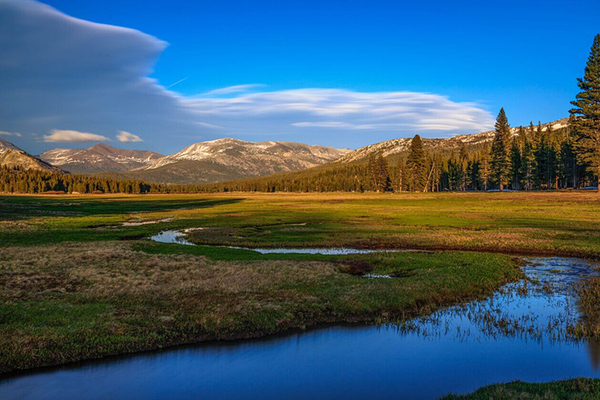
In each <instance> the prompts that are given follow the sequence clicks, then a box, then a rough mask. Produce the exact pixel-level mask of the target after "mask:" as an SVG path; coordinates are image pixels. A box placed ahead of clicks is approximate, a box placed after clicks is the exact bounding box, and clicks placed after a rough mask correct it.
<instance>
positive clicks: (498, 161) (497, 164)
mask: <svg viewBox="0 0 600 400" xmlns="http://www.w3.org/2000/svg"><path fill="white" fill-rule="evenodd" d="M495 128H496V132H495V136H494V142H493V143H492V160H491V162H490V165H491V173H492V177H493V178H494V181H496V183H498V187H499V189H500V191H503V190H504V186H506V185H507V184H508V183H509V182H510V168H511V163H510V152H509V144H510V126H509V125H508V119H507V118H506V113H505V112H504V108H501V109H500V112H499V113H498V117H497V118H496V125H495Z"/></svg>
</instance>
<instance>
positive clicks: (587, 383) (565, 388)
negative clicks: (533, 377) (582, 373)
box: [440, 378, 600, 400]
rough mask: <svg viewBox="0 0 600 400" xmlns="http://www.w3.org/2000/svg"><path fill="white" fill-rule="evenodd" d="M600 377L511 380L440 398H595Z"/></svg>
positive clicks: (467, 399)
mask: <svg viewBox="0 0 600 400" xmlns="http://www.w3.org/2000/svg"><path fill="white" fill-rule="evenodd" d="M599 398H600V379H589V378H577V379H569V380H564V381H555V382H548V383H526V382H520V381H516V382H511V383H503V384H496V385H489V386H485V387H483V388H481V389H478V390H476V391H475V392H473V393H470V394H465V395H455V394H451V395H447V396H444V397H441V398H440V400H500V399H515V400H525V399H527V400H559V399H574V400H596V399H599Z"/></svg>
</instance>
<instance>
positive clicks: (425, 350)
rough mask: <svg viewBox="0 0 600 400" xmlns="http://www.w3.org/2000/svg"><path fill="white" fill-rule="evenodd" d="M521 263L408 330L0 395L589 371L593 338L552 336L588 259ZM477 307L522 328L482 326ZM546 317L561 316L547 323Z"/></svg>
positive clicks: (328, 391)
mask: <svg viewBox="0 0 600 400" xmlns="http://www.w3.org/2000/svg"><path fill="white" fill-rule="evenodd" d="M534 265H535V266H534ZM553 270H561V272H560V273H558V272H550V271H553ZM525 272H526V274H527V275H528V276H529V277H530V278H532V279H534V280H535V279H536V278H537V279H539V282H538V283H536V284H535V285H532V284H530V285H529V286H530V287H529V290H528V292H527V294H526V295H518V294H515V290H513V289H515V287H516V286H517V285H515V284H513V285H507V287H506V289H510V290H507V291H506V293H504V294H497V295H495V296H494V298H493V299H490V300H487V301H482V302H475V303H472V304H471V305H470V306H468V307H463V308H460V309H459V308H451V309H448V310H444V311H442V312H439V313H437V314H436V315H435V316H433V317H432V318H429V319H427V320H426V321H421V323H420V324H416V325H415V326H413V327H411V329H404V330H403V329H402V327H395V326H394V327H392V326H380V327H377V326H336V327H331V328H321V329H316V330H311V331H308V332H303V333H296V334H289V335H285V336H276V337H270V338H265V339H261V340H251V341H235V342H228V343H223V342H221V343H209V344H203V345H196V346H187V347H181V348H175V349H170V350H165V351H159V352H149V353H144V354H139V355H134V356H128V357H120V358H112V359H107V360H106V361H96V362H87V363H84V364H80V365H75V366H71V367H61V368H58V369H53V370H48V371H45V372H37V373H33V374H30V375H24V376H21V377H16V378H13V379H9V380H5V381H3V382H0V398H3V399H12V398H25V399H26V398H47V399H65V398H88V399H90V398H113V399H117V398H145V399H159V398H197V397H201V398H206V399H211V398H260V399H264V398H267V399H280V398H286V399H287V398H307V397H308V398H344V399H347V398H398V397H400V398H411V399H419V398H423V399H431V398H436V397H438V396H440V395H443V394H445V393H448V392H461V393H464V392H467V391H472V390H474V389H476V388H478V387H481V386H484V385H486V384H490V383H496V382H509V381H513V380H516V379H520V380H524V381H530V382H543V381H550V380H556V379H566V378H574V377H578V376H589V377H600V372H599V371H598V366H599V364H600V345H599V344H598V343H597V342H593V343H573V342H571V341H568V340H563V338H562V337H560V336H559V338H560V339H558V340H556V339H553V338H552V335H556V334H557V333H556V332H557V331H560V330H561V329H564V324H563V323H568V322H569V321H574V320H575V319H576V317H577V308H576V302H575V301H574V300H575V299H574V297H573V292H572V290H570V289H569V287H568V286H566V285H564V284H563V282H568V283H569V284H571V285H572V284H573V283H576V282H577V281H578V280H579V275H580V274H581V275H584V276H585V275H589V274H590V273H591V272H592V271H591V269H590V265H589V264H588V263H587V262H585V261H581V260H575V259H560V258H550V259H532V260H530V265H528V266H526V267H525ZM594 273H595V272H594ZM546 283H548V284H549V285H551V286H552V288H553V292H552V294H551V295H549V294H548V293H547V291H546V289H547V285H546ZM497 309H500V311H495V310H497ZM487 311H489V312H490V313H489V314H485V313H486V312H487ZM482 313H483V314H484V315H490V316H493V317H494V316H502V317H504V318H506V320H507V321H508V325H507V326H508V328H510V326H511V325H510V322H511V321H512V323H515V321H516V322H519V323H520V324H522V325H519V327H521V326H523V327H524V328H523V329H524V330H523V331H518V330H517V332H514V331H513V330H511V329H508V328H507V326H504V325H502V324H494V318H490V319H489V320H488V319H485V318H483V319H482V317H481V316H482ZM554 320H557V321H560V322H561V324H559V325H558V326H557V327H556V328H553V329H547V322H548V321H554ZM490 321H492V322H490ZM498 327H499V329H496V328H498ZM532 327H533V328H536V329H537V330H536V329H534V330H533V331H532V332H530V331H529V328H532ZM405 328H406V327H405ZM540 332H541V333H540Z"/></svg>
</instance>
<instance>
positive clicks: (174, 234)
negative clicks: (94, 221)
mask: <svg viewBox="0 0 600 400" xmlns="http://www.w3.org/2000/svg"><path fill="white" fill-rule="evenodd" d="M150 240H152V241H155V242H158V243H176V244H184V245H188V246H195V244H194V243H192V242H190V241H189V240H187V239H186V238H185V235H184V234H183V233H181V232H178V231H161V232H160V233H158V234H156V235H154V236H152V237H150ZM215 247H227V248H230V249H239V250H251V251H255V252H257V253H261V254H322V255H327V256H335V255H351V254H371V253H396V252H409V251H414V250H367V249H352V248H348V247H333V248H301V249H300V248H299V249H290V248H274V249H261V248H250V247H236V246H215Z"/></svg>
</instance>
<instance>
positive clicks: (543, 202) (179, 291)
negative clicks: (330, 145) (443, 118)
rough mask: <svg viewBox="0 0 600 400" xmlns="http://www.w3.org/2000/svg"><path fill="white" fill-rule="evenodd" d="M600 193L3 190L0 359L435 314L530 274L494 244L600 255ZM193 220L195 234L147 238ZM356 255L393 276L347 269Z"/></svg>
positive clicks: (3, 362)
mask: <svg viewBox="0 0 600 400" xmlns="http://www.w3.org/2000/svg"><path fill="white" fill-rule="evenodd" d="M598 205H599V197H598V196H597V195H595V194H590V193H494V194H491V193H447V194H444V193H442V194H427V193H423V194H336V193H333V194H331V193H330V194H220V195H152V196H139V195H138V196H116V195H114V196H56V197H54V196H0V286H1V287H2V289H3V290H2V291H0V331H1V332H2V335H0V372H9V371H15V370H20V369H27V368H32V367H37V366H43V365H52V364H60V363H65V362H70V361H77V360H82V359H87V358H95V357H102V356H105V355H109V354H120V353H126V352H133V351H138V350H145V349H155V348H160V347H163V346H168V345H173V344H181V343H192V342H198V341H204V340H214V339H235V338H244V337H257V336H262V335H267V334H271V333H275V332H280V331H284V330H287V329H293V328H303V327H307V326H313V325H317V324H321V323H330V322H370V323H373V322H397V321H401V320H402V319H404V318H409V317H412V316H415V315H423V314H427V313H430V312H432V311H433V310H436V309H438V308H440V307H444V306H447V305H452V304H457V303H460V302H464V301H468V300H470V299H473V298H478V297H481V296H488V295H490V294H491V293H492V292H493V291H494V290H496V289H497V288H498V287H499V286H501V285H502V284H503V283H506V282H509V281H514V280H517V279H519V277H521V273H520V271H519V270H518V269H517V268H516V265H517V261H515V260H514V259H513V258H512V257H511V256H508V255H505V254H492V253H515V254H554V255H580V256H584V257H590V258H599V257H600V239H599V238H600V207H598ZM165 218H171V220H170V221H168V222H160V223H156V224H148V225H141V226H123V222H126V221H132V220H139V219H143V220H144V221H159V220H162V219H165ZM198 227H202V228H204V229H202V230H196V231H194V232H193V233H191V234H190V235H189V237H188V238H189V240H191V241H193V242H195V243H196V244H198V245H197V246H183V245H177V244H158V243H154V242H151V241H149V240H147V239H146V238H147V237H148V236H150V235H153V234H156V233H158V232H159V231H161V230H164V229H186V228H198ZM214 245H220V246H230V245H234V246H248V247H338V246H348V247H360V248H375V249H377V248H416V249H433V250H438V251H436V252H433V253H385V254H381V253H380V254H369V255H360V256H322V255H307V254H265V255H263V254H259V253H256V252H253V251H249V250H243V249H231V248H227V247H215V246H214ZM439 250H451V251H439ZM470 250H474V251H470ZM357 263H358V264H357ZM356 265H359V266H360V268H362V267H363V266H365V265H366V266H368V268H372V269H373V273H377V274H392V275H395V276H398V278H397V279H379V280H371V279H366V278H364V277H360V276H353V275H351V274H349V273H347V272H351V271H352V270H353V268H355V267H356Z"/></svg>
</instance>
